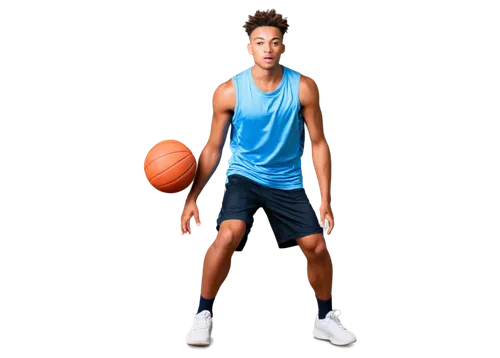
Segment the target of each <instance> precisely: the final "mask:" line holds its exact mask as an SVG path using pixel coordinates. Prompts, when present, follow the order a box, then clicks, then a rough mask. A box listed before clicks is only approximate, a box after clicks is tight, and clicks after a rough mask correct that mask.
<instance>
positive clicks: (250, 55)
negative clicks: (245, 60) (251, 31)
mask: <svg viewBox="0 0 500 358" xmlns="http://www.w3.org/2000/svg"><path fill="white" fill-rule="evenodd" d="M245 52H246V53H247V55H248V56H249V57H252V46H250V43H249V42H248V40H247V43H246V44H245Z"/></svg>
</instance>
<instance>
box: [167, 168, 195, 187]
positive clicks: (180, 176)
mask: <svg viewBox="0 0 500 358" xmlns="http://www.w3.org/2000/svg"><path fill="white" fill-rule="evenodd" d="M194 163H196V162H193V163H192V164H191V165H190V166H189V168H187V170H186V171H185V172H184V173H182V174H181V175H179V176H178V177H177V178H176V179H174V180H172V181H171V182H168V183H166V184H162V185H159V186H158V188H162V187H164V186H166V185H169V184H171V183H173V182H174V181H176V180H179V179H180V178H182V176H183V175H184V174H186V173H187V172H188V171H189V169H191V167H192V166H193V165H194Z"/></svg>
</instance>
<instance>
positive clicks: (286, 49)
mask: <svg viewBox="0 0 500 358" xmlns="http://www.w3.org/2000/svg"><path fill="white" fill-rule="evenodd" d="M287 52H288V44H287V43H286V42H285V46H284V47H283V55H282V56H281V57H282V58H283V57H285V55H286V53H287Z"/></svg>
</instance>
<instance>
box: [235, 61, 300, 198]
mask: <svg viewBox="0 0 500 358" xmlns="http://www.w3.org/2000/svg"><path fill="white" fill-rule="evenodd" d="M282 68H283V76H282V79H281V82H280V84H279V85H278V87H277V88H276V89H275V90H274V91H272V92H264V91H262V90H261V89H259V88H258V87H257V85H256V84H255V82H254V80H253V76H252V72H251V71H252V67H250V68H248V69H247V70H245V71H243V72H241V73H239V74H237V75H236V76H234V77H232V80H233V85H234V88H235V92H236V106H235V109H234V115H233V118H232V121H231V142H230V147H231V152H232V153H233V154H232V156H231V158H230V159H229V168H228V170H227V172H226V175H227V176H229V175H231V174H239V175H242V176H244V177H247V178H249V179H251V180H253V181H256V182H257V183H260V184H262V185H264V186H267V187H271V188H276V189H284V190H291V189H298V188H302V187H303V185H302V167H301V159H300V158H301V157H302V153H303V152H304V118H303V117H302V114H301V113H300V101H299V83H300V73H299V72H296V71H294V70H292V69H290V68H287V67H285V66H282ZM227 182H228V179H227V178H226V183H227Z"/></svg>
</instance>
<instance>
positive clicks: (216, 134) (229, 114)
mask: <svg viewBox="0 0 500 358" xmlns="http://www.w3.org/2000/svg"><path fill="white" fill-rule="evenodd" d="M235 103H236V99H235V92H234V87H233V84H232V80H231V79H229V80H228V81H226V82H224V83H222V84H221V85H220V86H219V87H217V89H216V90H215V92H214V97H213V109H214V110H213V116H212V127H211V129H210V137H209V138H208V143H207V145H206V146H207V147H209V148H212V149H213V150H215V151H219V152H222V148H223V147H224V143H225V141H226V136H227V131H228V129H229V125H230V124H231V119H232V118H233V113H234V112H233V111H234V107H235Z"/></svg>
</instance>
